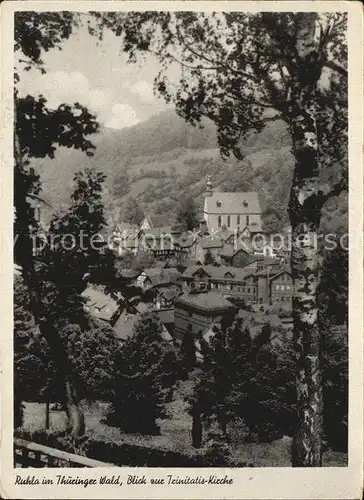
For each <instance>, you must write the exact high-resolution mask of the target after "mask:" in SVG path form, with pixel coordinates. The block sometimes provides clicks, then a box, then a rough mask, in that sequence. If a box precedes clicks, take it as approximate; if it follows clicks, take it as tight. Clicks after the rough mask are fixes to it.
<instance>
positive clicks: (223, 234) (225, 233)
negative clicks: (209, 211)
mask: <svg viewBox="0 0 364 500" xmlns="http://www.w3.org/2000/svg"><path fill="white" fill-rule="evenodd" d="M233 235H234V231H230V230H229V229H219V231H217V232H215V233H214V237H215V238H220V239H221V240H222V241H224V242H225V241H227V240H228V239H229V238H230V237H231V236H233Z"/></svg>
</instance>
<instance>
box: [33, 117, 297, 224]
mask: <svg viewBox="0 0 364 500" xmlns="http://www.w3.org/2000/svg"><path fill="white" fill-rule="evenodd" d="M203 125H204V127H203V128H202V129H199V128H195V127H192V126H191V125H189V124H187V123H186V122H185V121H184V120H183V119H182V118H180V117H178V116H177V115H176V113H175V112H174V111H170V110H169V111H166V112H163V113H160V114H158V115H154V116H152V117H151V118H150V119H148V120H147V121H145V122H143V123H139V124H137V125H134V126H132V127H128V128H124V129H122V130H113V129H107V128H103V129H101V130H100V132H99V133H98V134H96V135H95V136H94V137H93V138H92V142H93V143H94V144H95V146H96V149H95V154H94V156H93V157H88V156H86V155H85V154H84V153H82V152H80V151H76V150H72V149H67V148H59V149H58V151H57V153H56V156H55V159H54V160H50V159H42V160H37V161H36V162H35V161H34V162H33V165H34V166H35V168H36V170H37V171H38V172H39V173H40V176H41V180H42V183H43V196H44V198H45V199H46V200H47V201H48V202H49V203H50V204H51V205H52V206H53V207H54V209H58V208H60V206H61V205H62V204H68V203H69V196H70V192H71V188H72V179H73V176H74V174H75V173H76V172H77V171H79V170H81V169H83V168H85V167H95V168H97V169H98V170H101V171H102V172H104V173H105V174H106V175H107V182H106V189H105V206H106V210H107V215H108V218H109V220H122V218H123V211H124V210H125V204H126V201H127V199H128V198H129V197H133V198H135V199H136V200H137V203H138V204H139V205H140V206H141V207H142V208H143V209H144V211H145V212H146V213H148V214H169V215H171V214H173V213H174V212H175V210H176V205H177V204H178V199H180V198H181V197H185V196H193V197H194V199H195V201H196V203H197V206H198V208H199V210H200V211H201V212H202V203H203V195H204V191H205V186H206V181H207V177H208V175H211V176H212V181H213V185H214V188H215V189H217V190H222V191H232V192H234V191H253V190H256V191H257V192H258V194H259V198H260V202H261V205H262V209H263V212H264V215H263V220H265V222H266V227H267V229H272V228H273V229H277V228H278V229H279V228H280V227H281V226H283V225H285V224H287V222H288V219H287V202H288V197H289V189H290V184H291V179H292V173H293V165H294V160H293V156H292V154H291V144H290V137H289V135H288V132H287V130H286V126H285V124H284V123H283V122H279V121H277V122H274V123H269V124H267V126H266V128H265V129H264V130H263V131H262V132H261V133H259V134H251V135H250V136H249V138H248V139H246V140H245V141H244V142H243V144H242V151H243V153H244V154H245V159H244V160H243V161H238V160H236V159H234V158H229V159H227V160H223V159H222V158H221V157H220V154H219V150H218V149H217V140H216V128H215V125H214V124H213V123H212V122H210V121H207V120H206V121H204V122H203Z"/></svg>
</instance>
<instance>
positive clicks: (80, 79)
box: [18, 28, 166, 129]
mask: <svg viewBox="0 0 364 500" xmlns="http://www.w3.org/2000/svg"><path fill="white" fill-rule="evenodd" d="M119 47H120V39H118V38H117V37H116V36H115V35H114V34H113V33H111V32H110V31H106V30H105V36H104V40H103V41H102V42H98V40H97V39H96V37H93V36H90V35H89V34H88V32H87V29H86V28H80V29H75V30H74V32H73V34H72V35H71V37H70V38H69V39H68V40H65V41H64V42H63V43H62V50H58V49H53V50H50V51H49V52H44V53H43V54H42V59H43V61H44V63H45V69H46V70H47V74H46V75H42V74H41V73H40V72H39V71H38V70H35V69H32V70H31V71H29V72H26V71H21V73H20V74H21V81H20V83H19V84H18V88H19V91H20V93H21V94H22V95H26V94H27V93H29V94H32V95H37V94H43V95H44V96H45V97H46V98H47V99H48V105H49V107H57V106H58V105H59V104H61V103H62V102H66V103H68V104H71V103H73V102H79V103H80V104H83V105H85V106H87V107H88V109H89V110H90V111H92V112H93V113H95V114H96V115H97V118H98V120H99V121H100V123H101V124H102V125H104V126H106V127H109V128H113V129H121V128H123V127H126V126H131V125H135V124H136V123H138V122H141V121H144V120H146V119H147V118H149V117H150V116H152V115H153V114H156V113H159V112H161V111H163V110H164V109H166V105H165V103H164V101H163V100H162V99H160V98H157V97H155V96H154V95H153V79H154V76H155V75H156V73H157V71H158V64H157V63H156V61H154V60H152V58H151V57H148V59H147V60H146V62H145V63H143V64H140V63H139V64H131V63H129V64H128V63H127V62H126V59H127V58H126V56H125V54H120V53H119V52H120V50H119Z"/></svg>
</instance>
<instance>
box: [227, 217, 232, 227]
mask: <svg viewBox="0 0 364 500" xmlns="http://www.w3.org/2000/svg"><path fill="white" fill-rule="evenodd" d="M230 219H231V218H230V215H228V218H227V225H228V227H230Z"/></svg>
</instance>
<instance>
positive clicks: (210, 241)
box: [199, 235, 224, 249]
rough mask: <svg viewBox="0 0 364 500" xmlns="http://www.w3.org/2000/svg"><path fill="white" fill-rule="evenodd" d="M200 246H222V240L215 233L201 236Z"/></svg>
mask: <svg viewBox="0 0 364 500" xmlns="http://www.w3.org/2000/svg"><path fill="white" fill-rule="evenodd" d="M199 244H200V245H201V247H202V248H204V249H205V248H222V247H223V246H224V243H223V241H222V240H221V239H220V238H217V237H216V236H215V235H208V236H202V238H201V239H200V241H199Z"/></svg>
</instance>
